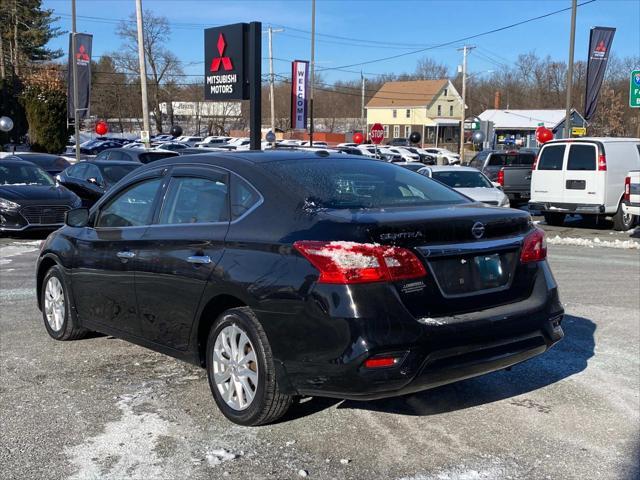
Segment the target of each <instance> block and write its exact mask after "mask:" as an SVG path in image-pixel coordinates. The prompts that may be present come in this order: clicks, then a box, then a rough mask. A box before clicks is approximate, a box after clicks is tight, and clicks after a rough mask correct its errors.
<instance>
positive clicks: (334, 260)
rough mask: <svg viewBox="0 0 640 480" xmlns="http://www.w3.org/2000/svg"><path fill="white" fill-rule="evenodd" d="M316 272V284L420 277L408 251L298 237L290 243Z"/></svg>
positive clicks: (419, 265)
mask: <svg viewBox="0 0 640 480" xmlns="http://www.w3.org/2000/svg"><path fill="white" fill-rule="evenodd" d="M293 246H294V248H295V249H296V250H298V251H299V252H300V253H301V254H302V255H303V256H304V257H305V258H306V259H307V260H309V262H311V264H312V265H313V266H314V267H316V268H317V269H318V270H319V271H320V277H319V278H318V282H319V283H337V284H352V283H370V282H388V281H397V280H409V279H412V278H420V277H424V276H425V275H426V274H427V272H426V270H425V268H424V265H423V264H422V262H421V261H420V260H419V259H418V257H416V256H415V255H414V254H413V253H412V252H411V251H410V250H407V249H405V248H400V247H389V246H384V245H377V244H372V243H355V242H321V241H315V240H302V241H298V242H295V243H294V244H293Z"/></svg>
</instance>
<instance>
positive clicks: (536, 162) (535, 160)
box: [531, 155, 538, 170]
mask: <svg viewBox="0 0 640 480" xmlns="http://www.w3.org/2000/svg"><path fill="white" fill-rule="evenodd" d="M537 166H538V156H537V155H536V156H535V157H533V165H531V170H535V169H536V167H537Z"/></svg>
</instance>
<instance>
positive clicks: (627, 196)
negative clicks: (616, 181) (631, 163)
mask: <svg viewBox="0 0 640 480" xmlns="http://www.w3.org/2000/svg"><path fill="white" fill-rule="evenodd" d="M624 201H625V202H630V201H631V177H626V178H625V179H624Z"/></svg>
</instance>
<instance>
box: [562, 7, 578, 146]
mask: <svg viewBox="0 0 640 480" xmlns="http://www.w3.org/2000/svg"><path fill="white" fill-rule="evenodd" d="M577 3H578V1H577V0H572V1H571V33H570V37H569V65H567V67H568V68H567V103H566V107H565V116H564V137H565V138H570V137H571V87H572V86H573V49H574V46H575V43H576V11H577V10H578V5H577Z"/></svg>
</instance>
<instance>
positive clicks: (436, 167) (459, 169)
mask: <svg viewBox="0 0 640 480" xmlns="http://www.w3.org/2000/svg"><path fill="white" fill-rule="evenodd" d="M427 168H429V169H431V171H432V172H478V173H480V170H478V169H477V168H473V167H462V166H459V167H457V166H449V165H431V166H428V167H427Z"/></svg>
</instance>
